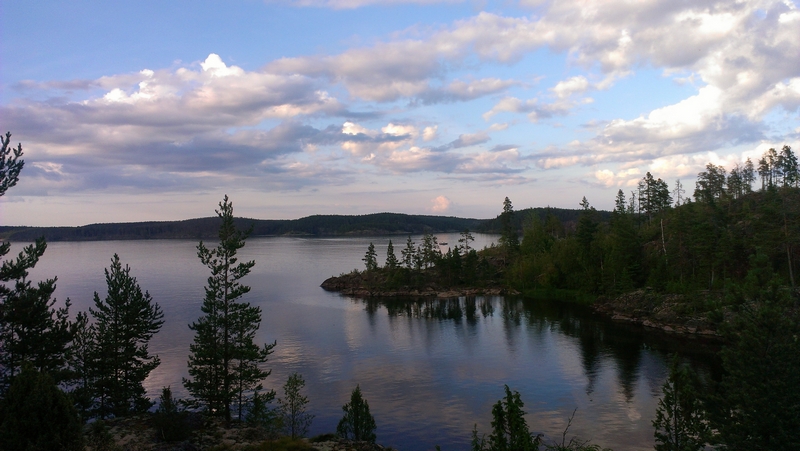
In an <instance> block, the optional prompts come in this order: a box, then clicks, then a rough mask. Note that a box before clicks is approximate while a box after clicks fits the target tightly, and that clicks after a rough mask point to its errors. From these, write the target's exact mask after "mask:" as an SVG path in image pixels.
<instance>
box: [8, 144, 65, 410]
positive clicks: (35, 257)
mask: <svg viewBox="0 0 800 451" xmlns="http://www.w3.org/2000/svg"><path fill="white" fill-rule="evenodd" d="M0 142H2V147H1V148H0V197H2V196H3V195H4V194H5V193H6V191H7V190H8V189H9V188H11V187H13V186H14V185H16V184H17V181H18V180H19V173H20V171H21V170H22V167H23V166H24V164H25V162H24V160H22V159H21V157H22V144H19V145H18V146H17V147H16V148H13V147H9V144H10V143H11V133H10V132H9V133H6V135H5V137H3V136H1V135H0ZM10 249H11V244H10V243H9V242H2V243H0V258H2V257H5V256H6V255H7V254H8V252H9V251H10ZM46 249H47V243H45V240H44V238H39V239H37V240H36V242H35V243H34V244H31V245H28V246H25V247H24V248H23V250H22V251H21V252H20V253H19V254H18V255H17V257H16V259H10V260H4V261H3V262H2V264H0V396H2V395H3V393H5V392H6V390H7V389H8V387H9V384H10V383H11V380H12V379H13V378H14V377H15V375H17V374H19V372H20V371H21V369H22V365H23V363H25V362H28V363H29V364H31V365H32V367H33V369H35V370H37V371H40V372H45V373H48V374H50V375H51V376H52V377H53V378H54V380H55V382H56V383H60V382H62V381H64V380H65V379H68V378H69V372H68V369H67V363H68V362H67V361H68V357H69V343H70V341H71V340H72V327H71V325H70V323H69V320H68V318H69V307H70V302H69V299H67V300H66V302H65V303H64V306H63V307H59V308H56V307H55V304H56V300H55V299H51V298H52V295H53V292H54V291H55V288H56V285H55V283H56V279H55V278H53V279H47V280H44V281H41V282H39V283H37V284H35V285H34V284H32V283H31V281H30V280H28V272H29V271H30V270H31V269H33V268H34V267H35V266H36V263H38V261H39V259H40V258H41V257H42V256H43V255H44V252H45V250H46Z"/></svg>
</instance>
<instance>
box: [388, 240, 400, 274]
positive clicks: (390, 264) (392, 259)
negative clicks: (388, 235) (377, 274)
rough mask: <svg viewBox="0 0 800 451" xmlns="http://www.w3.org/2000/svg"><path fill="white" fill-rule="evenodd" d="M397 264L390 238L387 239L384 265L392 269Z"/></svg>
mask: <svg viewBox="0 0 800 451" xmlns="http://www.w3.org/2000/svg"><path fill="white" fill-rule="evenodd" d="M398 265H399V262H398V261H397V256H396V255H395V254H394V245H392V240H389V247H388V248H386V267H387V268H389V269H390V270H392V269H395V268H397V266H398Z"/></svg>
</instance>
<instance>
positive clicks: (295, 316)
mask: <svg viewBox="0 0 800 451" xmlns="http://www.w3.org/2000/svg"><path fill="white" fill-rule="evenodd" d="M438 237H439V241H440V242H441V241H445V242H449V243H450V245H451V246H452V245H455V244H456V243H457V240H458V235H457V234H440V235H438ZM414 238H415V239H416V241H417V242H419V239H420V237H414ZM476 238H477V239H476V243H475V245H476V246H477V247H482V246H484V245H487V244H489V243H490V242H491V241H492V240H493V237H492V236H487V235H476ZM389 239H392V240H393V242H394V244H395V251H396V252H397V254H398V256H399V253H400V249H401V248H402V247H403V246H404V245H405V240H406V237H405V236H394V237H369V238H287V237H269V238H259V237H255V238H250V239H249V240H248V241H247V245H246V246H245V247H244V248H243V249H242V250H241V251H240V256H241V258H242V259H243V260H247V259H253V260H255V261H256V266H255V267H254V268H253V271H252V273H251V274H250V275H249V276H248V277H246V278H245V279H244V283H245V284H247V285H250V286H251V287H252V291H251V292H250V293H249V294H248V295H247V296H246V298H245V299H246V300H247V301H249V302H250V303H252V304H253V305H257V306H259V307H260V308H261V310H262V323H261V328H260V330H259V336H258V340H259V341H260V342H262V343H266V342H269V343H271V342H272V341H277V346H276V348H275V352H274V354H273V355H272V356H271V358H270V361H269V363H268V365H267V366H268V368H271V369H272V375H271V376H269V377H268V378H267V380H266V381H265V386H266V387H268V388H273V389H275V390H276V391H278V394H279V396H280V395H281V387H282V385H283V383H284V382H285V381H286V378H287V377H288V375H289V374H291V373H293V372H295V371H297V372H299V373H301V374H302V375H303V377H304V378H305V380H306V394H307V396H308V398H309V399H310V401H311V402H310V405H309V409H310V411H311V412H312V413H314V414H315V415H316V418H315V419H314V422H313V425H312V430H311V433H312V434H318V433H323V432H332V431H333V430H335V428H336V423H337V422H338V420H339V418H341V415H342V412H341V406H342V405H343V404H344V403H346V402H348V401H349V395H350V392H351V390H352V389H353V388H354V387H355V386H356V384H359V385H360V386H361V390H362V392H363V393H364V396H365V398H366V399H367V400H368V401H369V405H370V408H371V411H372V413H373V415H374V416H375V419H376V422H377V425H378V431H377V434H378V441H379V442H381V443H382V444H384V445H387V446H393V447H396V448H398V449H400V450H403V451H407V450H411V451H413V450H428V449H432V448H433V447H434V445H437V444H438V445H441V447H442V449H443V450H445V451H446V450H451V449H453V450H456V449H468V448H469V440H470V434H471V431H472V428H473V425H475V424H477V426H478V429H479V430H480V431H485V432H487V433H488V432H489V429H490V421H491V407H492V404H493V403H494V402H496V401H497V400H498V399H499V398H501V397H502V396H503V385H504V384H508V385H509V386H510V387H511V388H512V389H513V390H517V391H519V392H520V394H521V396H522V400H523V401H524V402H525V410H526V411H527V412H528V415H527V421H528V424H529V425H530V426H531V429H532V430H534V431H537V432H540V433H543V434H544V435H545V437H546V439H547V440H556V439H559V440H560V438H561V432H562V431H563V430H564V428H565V427H566V424H567V420H568V418H569V417H570V416H571V415H572V413H573V412H575V417H574V420H573V422H572V426H571V428H570V431H569V434H568V437H571V436H572V435H578V436H580V437H581V438H583V439H591V440H592V441H593V442H594V443H598V444H600V445H602V446H604V447H611V448H613V449H615V450H617V451H623V450H645V449H652V446H653V438H652V437H653V430H652V426H651V421H652V419H653V417H654V412H655V409H656V406H657V402H658V398H659V397H660V395H661V388H660V387H661V385H662V384H663V382H664V379H665V377H666V372H667V369H666V367H667V365H666V363H665V356H666V352H667V351H668V350H669V349H670V348H675V347H680V346H682V344H681V343H680V342H676V341H673V340H663V339H662V337H659V336H657V335H651V334H646V333H645V332H644V331H643V330H641V329H638V328H631V327H622V326H619V325H615V324H612V323H610V322H609V321H607V320H604V319H601V318H598V317H595V316H594V315H592V313H591V312H590V311H588V310H587V309H586V308H582V307H580V306H575V305H569V304H564V303H558V302H553V301H550V302H546V301H529V300H522V299H516V298H503V297H477V298H470V299H466V298H460V299H450V300H441V301H434V300H429V301H408V300H392V301H377V300H369V301H367V300H360V299H353V298H349V297H345V296H340V295H339V294H336V293H329V292H326V291H324V290H322V289H321V288H319V284H320V283H321V282H322V281H323V280H324V279H325V278H327V277H329V276H332V275H339V274H341V273H343V272H349V271H350V270H352V269H354V268H360V267H363V262H362V261H361V258H363V256H364V252H365V251H366V248H367V245H368V244H369V242H374V243H375V245H376V250H377V252H378V256H379V261H380V262H381V263H382V262H383V259H384V258H385V255H386V245H387V244H388V240H389ZM207 244H213V243H207ZM196 245H197V242H195V241H185V240H159V241H104V242H59V243H51V244H49V245H48V249H47V252H46V254H45V256H44V257H43V258H42V260H41V261H40V263H39V265H38V266H37V267H36V269H35V270H34V271H33V272H32V277H31V278H32V280H39V279H42V278H44V277H53V276H58V284H57V289H56V296H57V298H58V299H59V301H63V300H64V299H65V298H67V297H69V298H70V299H71V301H72V305H73V307H72V311H71V312H72V314H73V315H74V313H75V312H77V311H79V310H87V309H88V307H89V306H91V305H92V295H93V293H94V291H98V292H99V294H100V296H101V297H103V296H104V294H105V289H106V286H105V279H104V274H103V269H104V268H107V267H108V266H109V264H110V261H111V257H112V256H113V254H114V253H117V254H119V256H120V258H121V260H122V262H123V264H128V265H130V266H131V268H132V274H133V275H134V276H135V277H136V278H137V279H138V281H139V283H140V285H141V286H142V288H143V289H145V290H148V291H149V292H150V294H151V295H152V296H153V298H154V300H155V301H156V302H158V303H159V304H160V305H161V307H162V309H163V310H164V316H165V323H164V326H163V328H162V330H161V332H160V333H159V334H157V335H156V336H155V337H154V338H153V340H152V342H151V351H152V352H153V353H156V354H158V355H159V356H160V358H161V361H162V363H161V366H159V367H158V368H157V369H156V370H155V371H153V373H152V374H151V376H150V377H149V378H148V379H147V381H146V388H147V391H148V394H149V395H150V396H151V397H153V398H156V397H157V396H158V394H159V392H160V389H161V387H163V386H171V387H172V389H173V393H175V394H176V395H177V396H187V393H186V391H185V390H184V389H183V386H182V384H181V379H182V378H183V377H186V376H188V373H187V369H186V360H187V355H188V350H189V344H190V343H191V341H192V338H193V333H192V331H190V330H189V328H188V324H189V323H191V322H193V321H195V320H196V319H197V318H198V316H199V315H200V305H201V303H202V297H203V287H204V285H205V281H206V278H207V277H208V275H209V272H208V270H207V268H205V267H204V266H203V265H202V264H201V263H200V261H199V259H198V258H197V256H196ZM15 249H17V250H18V249H19V246H15ZM444 250H446V249H444ZM693 347H696V346H694V345H693ZM698 352H699V354H698V357H697V360H698V361H702V360H703V354H702V350H700V351H698ZM698 365H699V366H701V367H702V364H701V363H698ZM701 369H702V368H701ZM576 409H577V410H576Z"/></svg>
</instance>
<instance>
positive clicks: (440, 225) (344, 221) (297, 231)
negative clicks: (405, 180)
mask: <svg viewBox="0 0 800 451" xmlns="http://www.w3.org/2000/svg"><path fill="white" fill-rule="evenodd" d="M520 213H530V214H520V215H517V218H518V219H519V221H518V222H519V224H518V227H519V228H520V229H521V228H522V225H523V221H524V218H526V217H530V216H531V215H535V216H538V217H540V218H545V217H546V215H554V216H556V217H558V218H559V220H560V221H561V222H562V223H572V224H575V223H577V220H578V218H579V216H580V210H569V209H562V208H549V207H548V208H528V209H525V210H520ZM603 214H608V215H610V213H606V212H603ZM498 218H499V217H498ZM498 218H492V219H471V218H457V217H453V216H433V215H408V214H402V213H374V214H367V215H313V216H307V217H304V218H300V219H282V220H281V219H249V218H236V226H237V227H240V228H242V229H247V228H249V227H252V232H251V236H290V235H298V236H376V235H393V234H411V235H415V234H422V233H442V232H461V231H464V230H471V231H473V232H478V233H498V232H499V231H500V222H499V219H498ZM218 229H219V218H217V217H209V218H197V219H187V220H184V221H149V222H127V223H108V224H90V225H84V226H79V227H26V226H0V239H2V240H4V241H12V242H31V241H33V240H35V239H37V238H39V237H42V236H43V237H44V238H45V239H46V240H47V241H48V242H52V241H103V240H152V239H212V238H215V237H216V235H217V231H218Z"/></svg>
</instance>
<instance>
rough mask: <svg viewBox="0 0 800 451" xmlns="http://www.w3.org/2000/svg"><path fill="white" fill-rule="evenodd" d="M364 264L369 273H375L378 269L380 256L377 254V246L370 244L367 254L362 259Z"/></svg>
mask: <svg viewBox="0 0 800 451" xmlns="http://www.w3.org/2000/svg"><path fill="white" fill-rule="evenodd" d="M361 261H363V262H364V266H366V267H367V271H375V270H376V269H378V255H377V254H376V253H375V245H374V244H372V243H369V247H367V253H366V254H364V258H362V259H361Z"/></svg>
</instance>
